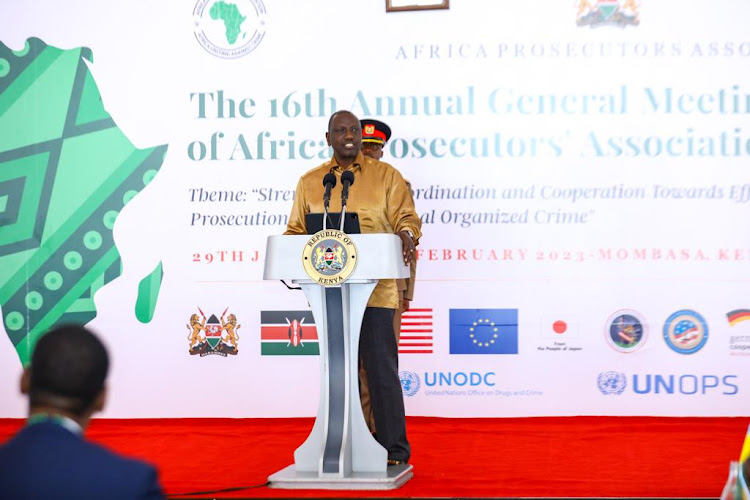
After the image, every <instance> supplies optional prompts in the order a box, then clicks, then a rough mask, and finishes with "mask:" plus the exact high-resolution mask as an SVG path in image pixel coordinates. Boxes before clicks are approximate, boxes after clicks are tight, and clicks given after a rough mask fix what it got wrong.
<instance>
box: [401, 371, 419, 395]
mask: <svg viewBox="0 0 750 500" xmlns="http://www.w3.org/2000/svg"><path fill="white" fill-rule="evenodd" d="M398 376H399V378H400V379H401V392H403V393H404V396H408V397H412V396H414V395H415V394H416V393H417V392H419V388H420V387H421V386H422V383H421V382H420V381H419V375H417V374H416V373H414V372H398Z"/></svg>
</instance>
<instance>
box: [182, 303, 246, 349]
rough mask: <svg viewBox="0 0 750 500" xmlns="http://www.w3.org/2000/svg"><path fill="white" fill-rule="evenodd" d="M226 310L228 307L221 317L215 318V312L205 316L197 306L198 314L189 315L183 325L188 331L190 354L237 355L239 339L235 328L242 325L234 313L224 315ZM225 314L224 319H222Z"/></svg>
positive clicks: (225, 310) (237, 328)
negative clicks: (186, 322)
mask: <svg viewBox="0 0 750 500" xmlns="http://www.w3.org/2000/svg"><path fill="white" fill-rule="evenodd" d="M228 310H229V308H226V309H224V312H223V313H222V314H221V318H217V317H216V315H215V314H212V315H211V316H209V317H208V318H206V315H205V314H204V313H203V311H202V310H201V308H200V307H199V308H198V312H199V313H200V316H198V315H197V314H192V315H190V320H189V324H187V325H185V326H187V329H188V330H189V331H190V333H189V334H188V336H187V338H188V343H189V344H188V352H189V353H190V354H191V355H195V354H199V355H200V356H201V357H203V356H208V355H210V354H218V355H219V356H224V357H226V356H227V355H228V354H231V355H232V356H236V355H237V353H238V352H239V348H238V347H237V342H238V341H239V340H240V336H239V334H238V333H237V330H239V329H240V326H242V325H238V324H237V316H235V315H234V314H230V315H229V316H226V314H227V311H228ZM225 316H226V318H227V319H226V321H224V317H225Z"/></svg>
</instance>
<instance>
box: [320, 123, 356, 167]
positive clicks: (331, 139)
mask: <svg viewBox="0 0 750 500" xmlns="http://www.w3.org/2000/svg"><path fill="white" fill-rule="evenodd" d="M326 140H327V141H328V145H329V146H331V147H332V148H333V153H334V155H335V156H336V159H338V160H339V161H346V160H354V158H356V157H357V153H359V148H360V146H361V145H362V127H361V126H360V124H359V120H358V119H357V117H356V116H354V115H353V114H351V113H339V114H337V115H336V116H334V117H333V120H331V127H330V128H329V129H328V132H327V133H326Z"/></svg>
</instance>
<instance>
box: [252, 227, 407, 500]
mask: <svg viewBox="0 0 750 500" xmlns="http://www.w3.org/2000/svg"><path fill="white" fill-rule="evenodd" d="M337 232H338V231H337ZM340 234H343V233H340ZM345 236H346V238H350V239H351V240H352V241H353V242H354V245H355V246H356V267H355V268H354V270H353V271H352V272H351V275H350V276H349V277H348V279H346V281H344V282H343V283H341V284H338V285H334V286H323V285H321V284H319V282H318V281H315V280H313V279H312V278H311V277H310V276H309V275H308V273H307V272H306V270H305V266H304V265H303V261H304V260H303V252H304V251H305V248H306V246H308V245H309V243H310V240H311V236H270V237H269V238H268V241H267V243H266V263H265V269H264V272H263V279H265V280H281V279H284V280H291V281H292V282H294V283H297V284H299V285H300V286H301V287H302V290H303V291H304V293H305V296H306V297H307V300H308V302H309V303H310V306H311V307H312V313H313V317H314V318H315V324H316V326H317V329H318V337H319V342H320V404H319V407H318V416H317V418H316V419H315V425H314V426H313V428H312V431H311V432H310V435H309V436H308V437H307V440H305V442H304V443H302V445H301V446H300V447H299V448H297V450H296V451H295V452H294V464H292V465H290V466H288V467H286V468H284V469H282V470H280V471H278V472H276V473H274V474H272V475H271V476H269V478H268V480H269V482H270V487H272V488H296V489H303V488H304V489H362V490H388V489H394V488H398V487H400V486H401V485H403V484H404V483H406V482H407V481H408V480H409V479H411V478H412V477H413V475H414V474H413V472H412V469H413V467H412V466H411V465H409V464H403V465H396V466H390V467H389V466H388V465H387V459H388V454H387V452H386V450H385V448H383V447H382V446H381V445H380V444H379V443H378V442H377V441H376V440H375V439H374V438H373V437H372V435H371V434H370V431H369V430H368V428H367V424H366V423H365V419H364V415H363V413H362V406H361V402H360V399H359V366H358V363H359V331H360V327H361V325H362V317H363V316H364V312H365V307H366V306H367V301H368V300H369V298H370V295H371V294H372V291H373V290H374V288H375V285H376V284H377V282H378V280H379V279H393V278H408V277H409V267H408V266H406V265H404V261H403V258H402V254H401V239H400V238H399V237H398V236H397V235H395V234H353V235H345Z"/></svg>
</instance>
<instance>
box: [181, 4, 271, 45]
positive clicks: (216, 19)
mask: <svg viewBox="0 0 750 500" xmlns="http://www.w3.org/2000/svg"><path fill="white" fill-rule="evenodd" d="M193 27H194V31H195V38H196V39H197V40H198V43H200V44H201V46H202V47H203V48H204V49H206V50H207V51H208V52H210V53H211V54H213V55H215V56H217V57H221V58H224V59H236V58H238V57H242V56H246V55H247V54H249V53H250V52H252V51H253V50H254V49H255V47H257V46H258V45H259V44H260V42H261V40H263V36H264V35H265V34H266V6H265V5H263V1H262V0H198V3H196V4H195V8H194V9H193Z"/></svg>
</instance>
